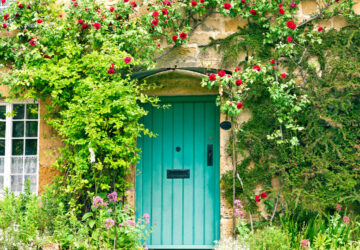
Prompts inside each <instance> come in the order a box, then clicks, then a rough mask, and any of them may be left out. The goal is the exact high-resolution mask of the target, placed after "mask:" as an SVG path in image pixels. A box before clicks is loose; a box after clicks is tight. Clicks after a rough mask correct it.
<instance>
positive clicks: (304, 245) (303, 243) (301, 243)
mask: <svg viewBox="0 0 360 250" xmlns="http://www.w3.org/2000/svg"><path fill="white" fill-rule="evenodd" d="M309 242H310V240H306V239H305V240H302V241H300V245H301V247H302V248H304V249H306V248H307V247H308V243H309Z"/></svg>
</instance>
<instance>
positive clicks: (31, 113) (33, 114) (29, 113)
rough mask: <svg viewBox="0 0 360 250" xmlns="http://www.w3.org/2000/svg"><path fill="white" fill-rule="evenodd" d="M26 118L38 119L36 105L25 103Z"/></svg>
mask: <svg viewBox="0 0 360 250" xmlns="http://www.w3.org/2000/svg"><path fill="white" fill-rule="evenodd" d="M26 119H38V105H37V104H27V105H26Z"/></svg>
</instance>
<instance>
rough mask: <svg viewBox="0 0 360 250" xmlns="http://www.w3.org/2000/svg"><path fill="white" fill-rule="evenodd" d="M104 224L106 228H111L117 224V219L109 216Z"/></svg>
mask: <svg viewBox="0 0 360 250" xmlns="http://www.w3.org/2000/svg"><path fill="white" fill-rule="evenodd" d="M104 224H105V228H106V229H110V228H112V227H113V226H114V225H115V221H114V220H112V219H110V218H109V219H106V220H105V222H104Z"/></svg>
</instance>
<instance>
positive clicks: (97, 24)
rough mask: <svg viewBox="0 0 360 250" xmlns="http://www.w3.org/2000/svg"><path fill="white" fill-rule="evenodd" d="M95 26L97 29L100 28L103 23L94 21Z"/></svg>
mask: <svg viewBox="0 0 360 250" xmlns="http://www.w3.org/2000/svg"><path fill="white" fill-rule="evenodd" d="M93 26H94V28H95V29H96V30H98V29H100V28H101V24H100V23H94V24H93Z"/></svg>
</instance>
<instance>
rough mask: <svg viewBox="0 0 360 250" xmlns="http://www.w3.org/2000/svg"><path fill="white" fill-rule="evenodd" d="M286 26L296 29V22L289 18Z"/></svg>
mask: <svg viewBox="0 0 360 250" xmlns="http://www.w3.org/2000/svg"><path fill="white" fill-rule="evenodd" d="M286 26H287V27H288V28H289V29H292V30H295V29H296V24H295V23H294V21H291V20H290V21H288V22H287V23H286Z"/></svg>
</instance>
